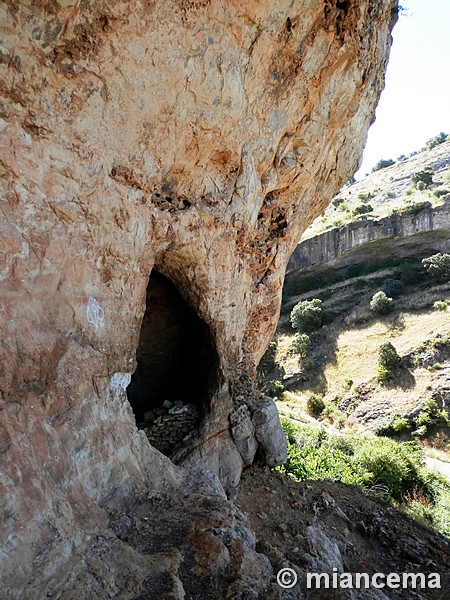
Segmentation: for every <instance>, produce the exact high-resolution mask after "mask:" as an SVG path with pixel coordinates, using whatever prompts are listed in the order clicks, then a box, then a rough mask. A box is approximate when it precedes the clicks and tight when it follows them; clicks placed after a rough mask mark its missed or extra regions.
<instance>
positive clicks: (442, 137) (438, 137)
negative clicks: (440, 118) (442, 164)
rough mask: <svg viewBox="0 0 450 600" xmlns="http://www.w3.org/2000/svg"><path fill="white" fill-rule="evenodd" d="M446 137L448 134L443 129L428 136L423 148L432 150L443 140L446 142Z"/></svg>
mask: <svg viewBox="0 0 450 600" xmlns="http://www.w3.org/2000/svg"><path fill="white" fill-rule="evenodd" d="M448 138H449V136H448V135H447V134H446V133H444V132H443V131H441V132H440V133H439V134H438V135H436V136H434V137H432V138H430V139H429V140H428V141H427V143H426V144H425V148H424V150H432V149H433V148H436V146H439V144H443V143H444V142H446V141H447V140H448Z"/></svg>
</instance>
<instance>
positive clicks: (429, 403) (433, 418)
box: [415, 398, 448, 429]
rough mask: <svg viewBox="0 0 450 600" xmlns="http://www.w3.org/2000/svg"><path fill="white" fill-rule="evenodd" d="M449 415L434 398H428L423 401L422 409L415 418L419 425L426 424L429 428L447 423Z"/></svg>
mask: <svg viewBox="0 0 450 600" xmlns="http://www.w3.org/2000/svg"><path fill="white" fill-rule="evenodd" d="M447 423H448V415H447V413H446V411H445V410H442V409H440V408H439V406H438V404H437V402H436V400H435V399H434V398H427V399H426V400H425V402H424V403H423V407H422V410H421V411H420V413H419V415H418V416H417V417H416V419H415V424H416V426H417V427H419V428H420V427H423V426H425V427H426V428H427V429H428V428H429V427H433V426H434V425H447Z"/></svg>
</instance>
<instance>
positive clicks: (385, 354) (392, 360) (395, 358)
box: [378, 342, 401, 369]
mask: <svg viewBox="0 0 450 600" xmlns="http://www.w3.org/2000/svg"><path fill="white" fill-rule="evenodd" d="M400 360H401V359H400V356H399V355H398V353H397V350H396V349H395V348H394V346H393V345H392V344H391V342H383V344H381V346H380V347H379V349H378V365H379V366H380V367H385V368H386V369H395V367H398V365H399V364H400Z"/></svg>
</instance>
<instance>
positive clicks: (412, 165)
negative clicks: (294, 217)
mask: <svg viewBox="0 0 450 600" xmlns="http://www.w3.org/2000/svg"><path fill="white" fill-rule="evenodd" d="M426 169H430V170H431V171H432V172H433V183H432V184H431V185H430V187H429V188H428V189H425V190H421V189H417V188H415V187H414V185H413V181H412V179H413V176H414V174H415V173H418V172H420V171H424V170H426ZM449 193H450V140H449V141H446V142H444V143H441V144H438V145H437V146H435V147H434V148H432V149H429V150H428V149H425V150H422V151H418V152H416V153H413V154H412V155H410V156H409V157H404V158H402V159H401V160H398V162H396V163H395V164H394V165H392V166H389V167H386V168H384V169H379V170H378V171H375V172H374V173H370V174H368V175H367V176H366V177H365V178H364V179H363V180H362V181H358V182H356V183H354V184H351V185H346V186H344V187H343V188H342V189H341V190H340V192H339V193H338V194H337V195H336V196H335V197H334V198H333V199H332V201H331V203H330V204H329V206H328V207H327V208H326V210H325V211H324V212H323V213H322V215H320V216H319V217H317V218H316V219H315V221H314V222H313V223H312V224H311V225H310V226H309V227H308V229H307V230H306V231H305V232H304V234H303V236H302V238H301V242H303V241H304V240H307V239H309V238H312V237H314V236H316V235H318V234H319V233H323V232H324V231H328V230H330V229H333V228H337V227H340V226H342V225H343V224H346V223H351V222H355V221H356V220H357V219H358V215H355V210H356V212H358V210H361V208H362V207H365V208H367V207H369V208H372V210H368V211H367V212H365V213H364V214H361V215H359V218H367V219H370V220H377V219H380V218H384V217H388V216H390V215H392V213H393V212H394V211H399V212H401V211H404V210H405V209H408V208H409V209H410V208H411V207H414V206H416V205H417V204H418V203H422V202H430V203H431V205H432V206H433V207H435V206H439V205H442V204H444V203H445V202H446V200H447V201H448V194H449Z"/></svg>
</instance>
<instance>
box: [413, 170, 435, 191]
mask: <svg viewBox="0 0 450 600" xmlns="http://www.w3.org/2000/svg"><path fill="white" fill-rule="evenodd" d="M411 181H412V183H413V185H414V187H415V188H417V189H418V190H424V189H427V188H429V187H430V185H431V184H432V183H433V172H432V171H430V170H429V169H424V170H423V171H417V172H416V173H414V175H413V176H412V179H411Z"/></svg>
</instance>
